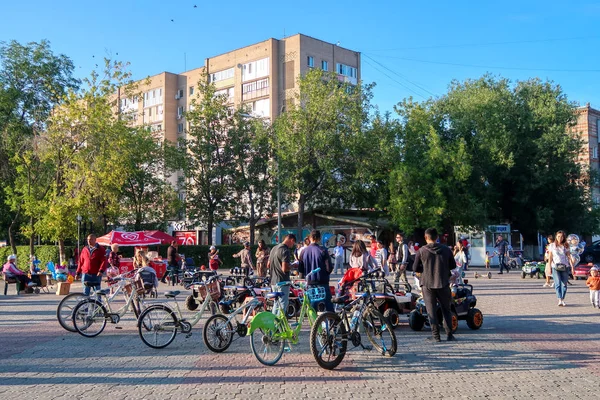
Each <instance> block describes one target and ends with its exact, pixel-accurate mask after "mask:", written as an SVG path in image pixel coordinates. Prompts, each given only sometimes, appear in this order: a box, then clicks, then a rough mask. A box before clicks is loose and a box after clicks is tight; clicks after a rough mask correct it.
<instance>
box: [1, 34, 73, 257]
mask: <svg viewBox="0 0 600 400" xmlns="http://www.w3.org/2000/svg"><path fill="white" fill-rule="evenodd" d="M73 69H74V66H73V63H72V61H71V60H70V59H69V58H68V57H67V56H65V55H56V54H54V53H53V52H52V50H51V48H50V43H49V42H48V41H46V40H43V41H41V42H39V43H36V42H31V43H28V44H26V45H23V44H20V43H18V42H16V41H14V40H13V41H10V42H8V43H5V42H2V43H0V135H1V137H0V177H1V178H2V181H3V183H4V186H5V187H6V188H9V192H8V193H3V194H2V196H0V200H4V201H2V204H0V210H2V212H0V214H3V215H5V216H7V215H10V216H9V217H8V218H10V224H9V226H8V237H9V240H10V243H11V247H12V248H13V251H16V244H15V240H14V236H13V233H14V231H15V229H16V228H17V225H18V221H19V217H20V215H21V214H22V213H23V204H24V202H25V197H26V196H27V197H28V198H29V199H31V196H32V189H33V190H34V191H35V186H36V185H37V183H38V180H37V178H38V176H37V175H36V174H35V172H36V171H39V168H40V167H39V165H38V164H39V160H38V159H37V157H36V152H35V148H34V147H35V146H37V139H36V136H37V135H39V133H40V132H41V131H43V130H44V129H45V125H46V121H47V118H48V116H49V115H50V114H51V112H52V110H53V109H54V108H55V107H56V105H57V104H59V102H60V101H61V100H62V98H63V97H64V95H65V94H66V92H67V91H69V90H72V89H75V88H77V87H78V84H79V82H78V81H77V80H76V79H74V78H73V76H72V73H73ZM17 171H20V173H23V174H26V175H27V176H28V179H27V180H26V182H24V181H23V180H21V186H22V188H14V186H15V183H16V181H17ZM23 187H26V189H25V190H23ZM7 203H8V205H9V208H8V209H7V208H6V204H7ZM29 208H31V207H29ZM29 220H30V225H29V228H30V229H28V233H29V236H30V245H31V246H32V245H33V234H34V232H33V229H31V228H32V225H33V223H34V216H33V215H29ZM0 222H1V221H0Z"/></svg>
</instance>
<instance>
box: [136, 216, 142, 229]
mask: <svg viewBox="0 0 600 400" xmlns="http://www.w3.org/2000/svg"><path fill="white" fill-rule="evenodd" d="M135 230H136V231H141V230H142V213H140V212H136V213H135Z"/></svg>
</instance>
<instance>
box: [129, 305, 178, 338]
mask: <svg viewBox="0 0 600 400" xmlns="http://www.w3.org/2000/svg"><path fill="white" fill-rule="evenodd" d="M177 327H178V321H177V316H176V315H175V313H174V312H173V311H172V310H171V309H170V308H169V307H167V306H165V305H163V304H156V305H154V306H150V307H148V308H146V309H145V310H144V311H143V312H142V314H141V315H140V318H139V319H138V333H139V334H140V338H141V339H142V342H144V343H145V344H146V346H150V347H152V348H154V349H162V348H164V347H167V346H168V345H170V344H171V342H173V340H175V336H176V335H177Z"/></svg>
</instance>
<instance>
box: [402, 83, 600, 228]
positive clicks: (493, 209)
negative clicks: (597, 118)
mask: <svg viewBox="0 0 600 400" xmlns="http://www.w3.org/2000/svg"><path fill="white" fill-rule="evenodd" d="M396 110H397V111H398V113H399V115H400V116H401V117H402V129H401V134H400V149H401V161H402V162H401V163H399V164H398V165H397V166H396V167H395V168H394V171H393V172H392V178H391V179H390V181H391V182H390V185H391V187H390V190H391V192H392V198H391V204H392V205H391V208H390V209H391V212H392V214H393V216H394V218H395V220H396V221H397V222H398V223H400V224H401V225H402V226H403V227H405V228H407V229H410V228H415V227H427V226H430V225H433V226H441V227H444V228H446V229H451V227H452V225H464V226H478V227H483V226H485V225H486V224H489V223H510V224H512V226H513V228H514V229H518V230H519V231H521V232H522V233H523V234H524V235H525V237H526V238H528V239H534V238H535V236H536V234H537V232H538V231H542V232H551V231H555V230H556V229H559V228H560V229H567V230H573V231H578V232H582V233H591V232H592V231H594V230H597V229H598V222H599V220H598V217H597V210H596V209H595V208H594V206H593V205H592V203H591V199H590V193H589V185H588V183H589V176H588V175H587V174H586V173H585V171H582V170H581V166H580V165H579V164H578V163H577V155H578V153H579V152H580V151H582V146H581V142H580V140H579V139H578V138H577V137H574V136H572V135H567V134H565V132H566V131H567V129H568V128H569V126H571V125H572V123H573V121H574V118H575V113H574V112H575V109H574V105H573V104H572V103H570V102H569V101H568V100H567V98H566V95H565V94H564V93H563V92H562V89H561V88H560V87H559V86H557V85H554V84H552V83H551V82H542V81H540V80H538V79H532V80H528V81H521V82H517V83H516V84H514V85H513V84H512V83H511V82H510V81H508V80H506V79H500V78H495V77H492V76H484V77H482V78H480V79H477V80H467V81H465V82H457V81H455V82H453V83H452V84H451V86H450V90H449V92H448V94H446V95H445V96H443V97H441V98H439V99H436V100H432V101H429V102H426V103H421V104H418V103H412V102H404V103H401V104H399V105H398V106H397V107H396Z"/></svg>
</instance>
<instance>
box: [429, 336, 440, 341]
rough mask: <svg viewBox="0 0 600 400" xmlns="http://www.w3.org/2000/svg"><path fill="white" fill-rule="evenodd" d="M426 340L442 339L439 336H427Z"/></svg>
mask: <svg viewBox="0 0 600 400" xmlns="http://www.w3.org/2000/svg"><path fill="white" fill-rule="evenodd" d="M427 340H428V341H430V342H441V341H442V339H440V337H439V336H429V337H428V338H427Z"/></svg>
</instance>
